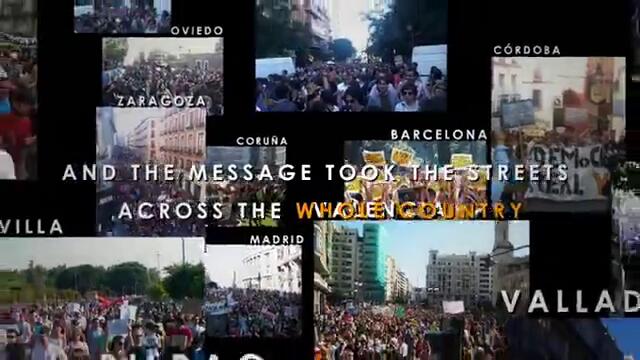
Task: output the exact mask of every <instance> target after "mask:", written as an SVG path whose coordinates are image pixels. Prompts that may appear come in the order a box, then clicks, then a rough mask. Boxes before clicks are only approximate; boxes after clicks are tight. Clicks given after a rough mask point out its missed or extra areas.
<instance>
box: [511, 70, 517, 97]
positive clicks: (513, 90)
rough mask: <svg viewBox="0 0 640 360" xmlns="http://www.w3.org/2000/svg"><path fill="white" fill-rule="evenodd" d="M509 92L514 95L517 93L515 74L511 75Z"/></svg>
mask: <svg viewBox="0 0 640 360" xmlns="http://www.w3.org/2000/svg"><path fill="white" fill-rule="evenodd" d="M511 92H512V93H514V94H515V93H517V92H518V75H516V74H513V75H511Z"/></svg>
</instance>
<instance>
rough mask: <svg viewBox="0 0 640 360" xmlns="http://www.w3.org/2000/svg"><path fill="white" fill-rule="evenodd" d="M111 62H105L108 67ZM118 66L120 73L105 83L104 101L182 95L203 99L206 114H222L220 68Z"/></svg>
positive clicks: (114, 102)
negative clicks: (205, 104)
mask: <svg viewBox="0 0 640 360" xmlns="http://www.w3.org/2000/svg"><path fill="white" fill-rule="evenodd" d="M112 66H113V64H108V63H105V69H106V70H108V69H110V68H111V67H112ZM119 69H120V72H121V73H120V74H119V75H118V76H114V77H113V78H111V79H109V80H108V81H107V83H105V84H103V85H104V103H105V104H106V105H108V106H117V105H118V103H119V102H120V97H124V98H126V99H128V98H130V97H133V98H134V99H138V98H139V97H143V98H145V99H151V98H155V99H156V101H157V102H160V99H161V98H162V97H169V98H171V99H173V98H175V97H178V96H182V97H188V96H193V97H194V99H193V101H194V103H195V102H197V97H203V98H206V100H205V101H206V102H207V107H208V109H209V115H220V114H222V113H223V82H224V77H223V73H222V71H221V70H212V69H208V68H204V67H200V66H197V67H195V68H190V67H188V66H186V65H185V66H182V67H175V66H170V65H166V64H157V63H155V62H153V61H145V62H141V63H136V64H134V65H129V66H125V67H123V68H119Z"/></svg>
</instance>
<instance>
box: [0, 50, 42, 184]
mask: <svg viewBox="0 0 640 360" xmlns="http://www.w3.org/2000/svg"><path fill="white" fill-rule="evenodd" d="M34 41H35V40H34ZM34 46H35V45H34ZM37 83H38V64H37V59H36V54H35V48H34V47H31V48H29V47H23V49H22V50H18V49H17V48H14V49H5V50H0V179H12V180H13V179H17V180H25V179H30V180H31V179H36V178H37V119H38V97H37Z"/></svg>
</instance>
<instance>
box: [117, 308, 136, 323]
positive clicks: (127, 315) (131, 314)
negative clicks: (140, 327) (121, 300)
mask: <svg viewBox="0 0 640 360" xmlns="http://www.w3.org/2000/svg"><path fill="white" fill-rule="evenodd" d="M137 311H138V307H137V306H134V305H120V319H121V320H127V321H128V320H135V319H136V313H137Z"/></svg>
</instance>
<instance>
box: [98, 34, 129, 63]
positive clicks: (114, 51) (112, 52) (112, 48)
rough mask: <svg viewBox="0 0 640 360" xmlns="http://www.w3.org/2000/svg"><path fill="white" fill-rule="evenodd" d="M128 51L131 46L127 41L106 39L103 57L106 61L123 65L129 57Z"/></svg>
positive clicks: (123, 39)
mask: <svg viewBox="0 0 640 360" xmlns="http://www.w3.org/2000/svg"><path fill="white" fill-rule="evenodd" d="M128 51H129V45H128V43H127V39H125V38H112V39H105V42H104V49H103V54H104V55H103V56H104V58H105V59H107V60H109V61H111V62H114V63H117V64H122V63H123V62H124V58H125V57H126V56H127V52H128Z"/></svg>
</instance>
